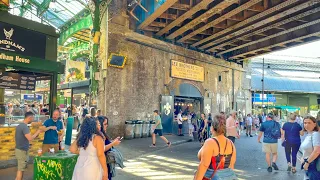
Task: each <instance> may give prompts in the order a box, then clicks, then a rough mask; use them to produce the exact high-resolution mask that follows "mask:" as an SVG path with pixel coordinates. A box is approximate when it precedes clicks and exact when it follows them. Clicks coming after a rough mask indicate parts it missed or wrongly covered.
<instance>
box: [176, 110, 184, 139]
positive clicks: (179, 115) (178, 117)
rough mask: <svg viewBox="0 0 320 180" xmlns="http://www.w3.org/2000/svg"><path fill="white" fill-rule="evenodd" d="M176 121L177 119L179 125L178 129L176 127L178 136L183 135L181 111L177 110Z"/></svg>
mask: <svg viewBox="0 0 320 180" xmlns="http://www.w3.org/2000/svg"><path fill="white" fill-rule="evenodd" d="M177 121H178V127H179V129H178V134H179V135H178V136H183V134H182V123H183V121H182V112H181V111H179V114H178V115H177Z"/></svg>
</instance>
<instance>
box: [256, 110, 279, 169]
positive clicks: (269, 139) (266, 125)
mask: <svg viewBox="0 0 320 180" xmlns="http://www.w3.org/2000/svg"><path fill="white" fill-rule="evenodd" d="M262 134H264V136H263V145H262V150H263V152H265V153H266V161H267V163H268V172H272V167H273V168H274V170H279V168H278V166H277V164H276V161H277V157H278V139H279V138H280V137H281V131H280V124H279V123H278V122H276V121H274V120H273V114H272V113H269V114H268V116H267V120H266V121H265V122H263V123H262V124H261V127H260V133H259V136H258V142H259V143H261V141H260V139H261V137H262ZM271 154H272V164H271V156H270V155H271Z"/></svg>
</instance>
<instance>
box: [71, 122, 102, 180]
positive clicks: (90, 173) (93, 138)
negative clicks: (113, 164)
mask: <svg viewBox="0 0 320 180" xmlns="http://www.w3.org/2000/svg"><path fill="white" fill-rule="evenodd" d="M100 126H101V125H100V122H99V121H98V120H95V119H93V118H90V117H87V118H85V120H84V121H83V124H82V125H81V129H80V133H79V134H78V136H77V139H76V140H75V141H74V142H73V143H72V145H71V147H70V152H71V153H74V154H79V157H78V160H77V164H76V166H75V168H74V171H73V175H72V180H88V179H94V180H107V179H108V169H107V163H106V157H105V155H104V137H102V134H101V133H100V132H99V131H98V129H100Z"/></svg>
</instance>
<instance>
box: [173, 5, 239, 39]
mask: <svg viewBox="0 0 320 180" xmlns="http://www.w3.org/2000/svg"><path fill="white" fill-rule="evenodd" d="M236 2H238V0H230V1H222V2H221V3H219V4H217V5H216V6H214V7H212V8H211V9H209V10H208V11H206V12H205V13H203V14H202V15H200V16H199V17H197V18H195V19H194V20H192V21H191V22H189V23H188V24H186V25H184V26H183V27H181V28H180V29H178V30H176V31H175V32H173V33H172V34H170V35H169V36H168V37H167V38H168V39H174V38H176V37H177V36H179V35H181V34H182V33H184V32H186V31H188V30H189V29H191V28H194V27H195V26H196V25H198V24H200V23H201V22H204V21H206V20H207V19H208V18H210V17H212V16H213V15H215V14H220V13H221V12H222V10H223V9H225V8H227V7H229V6H230V5H232V4H234V3H236ZM220 22H222V21H220ZM204 30H206V29H204ZM202 31H203V30H202ZM202 31H201V32H202ZM192 34H193V35H192V36H194V35H196V34H198V33H196V34H194V33H193V32H192ZM187 36H189V35H187ZM187 36H184V37H183V38H185V37H187ZM192 36H190V37H192ZM190 37H188V38H185V39H183V40H181V39H180V40H178V42H183V41H184V40H187V39H189V38H190Z"/></svg>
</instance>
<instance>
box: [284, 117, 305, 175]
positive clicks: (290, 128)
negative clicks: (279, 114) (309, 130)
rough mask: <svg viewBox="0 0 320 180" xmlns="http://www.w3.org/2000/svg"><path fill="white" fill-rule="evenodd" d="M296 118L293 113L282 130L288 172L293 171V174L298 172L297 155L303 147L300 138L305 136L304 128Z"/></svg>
mask: <svg viewBox="0 0 320 180" xmlns="http://www.w3.org/2000/svg"><path fill="white" fill-rule="evenodd" d="M296 117H297V115H295V114H293V113H291V114H290V120H289V122H286V123H284V125H283V126H282V129H281V139H282V146H284V149H285V152H286V158H287V162H288V169H287V171H292V173H296V172H297V170H296V164H297V153H298V151H299V148H300V145H301V138H300V136H303V134H304V132H303V130H302V127H301V126H300V125H299V124H298V123H297V122H295V120H296ZM291 158H292V161H291Z"/></svg>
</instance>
